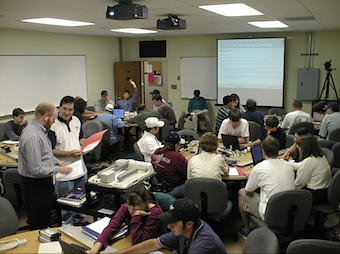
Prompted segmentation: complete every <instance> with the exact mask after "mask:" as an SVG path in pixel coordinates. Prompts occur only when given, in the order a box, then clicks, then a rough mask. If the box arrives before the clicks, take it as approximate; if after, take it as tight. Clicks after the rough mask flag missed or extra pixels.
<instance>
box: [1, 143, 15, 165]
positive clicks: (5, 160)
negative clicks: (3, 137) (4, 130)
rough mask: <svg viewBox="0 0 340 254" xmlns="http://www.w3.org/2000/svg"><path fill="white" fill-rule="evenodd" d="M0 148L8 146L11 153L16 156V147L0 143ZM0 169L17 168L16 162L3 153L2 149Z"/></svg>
mask: <svg viewBox="0 0 340 254" xmlns="http://www.w3.org/2000/svg"><path fill="white" fill-rule="evenodd" d="M2 146H8V147H10V148H11V153H14V154H18V149H17V147H18V146H17V145H8V144H4V143H3V142H0V147H2ZM0 167H6V168H17V167H18V162H17V160H15V159H13V158H12V157H10V156H9V155H8V154H7V153H5V152H4V151H3V149H0Z"/></svg>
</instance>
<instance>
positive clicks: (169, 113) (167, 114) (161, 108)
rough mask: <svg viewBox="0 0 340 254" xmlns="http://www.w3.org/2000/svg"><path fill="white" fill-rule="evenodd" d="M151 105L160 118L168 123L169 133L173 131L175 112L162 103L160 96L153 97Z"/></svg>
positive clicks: (175, 121)
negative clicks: (156, 109) (154, 107)
mask: <svg viewBox="0 0 340 254" xmlns="http://www.w3.org/2000/svg"><path fill="white" fill-rule="evenodd" d="M152 101H153V104H154V105H155V106H156V107H157V108H158V112H159V113H160V114H161V116H162V118H165V119H167V120H168V121H169V131H173V130H175V124H176V123H177V120H176V115H175V111H174V110H173V108H172V107H171V106H170V105H169V104H167V103H164V102H162V96H160V95H158V96H155V97H154V98H153V99H152Z"/></svg>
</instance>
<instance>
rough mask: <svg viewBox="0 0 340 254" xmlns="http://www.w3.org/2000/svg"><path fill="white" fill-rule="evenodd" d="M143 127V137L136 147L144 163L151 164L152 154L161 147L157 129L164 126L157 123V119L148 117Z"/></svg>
mask: <svg viewBox="0 0 340 254" xmlns="http://www.w3.org/2000/svg"><path fill="white" fill-rule="evenodd" d="M145 126H146V128H145V131H144V133H143V136H142V137H141V138H140V139H139V140H138V142H137V145H138V147H139V149H140V151H141V153H142V154H143V156H144V161H146V162H151V156H152V155H153V154H154V152H155V151H156V150H157V149H158V148H160V147H163V145H162V143H161V142H160V141H159V140H158V139H157V137H156V134H157V133H158V132H159V128H161V127H163V126H164V121H159V120H158V118H157V117H148V118H147V119H146V120H145Z"/></svg>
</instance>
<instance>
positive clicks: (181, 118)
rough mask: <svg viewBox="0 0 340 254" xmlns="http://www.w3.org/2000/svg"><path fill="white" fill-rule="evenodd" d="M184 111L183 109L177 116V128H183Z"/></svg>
mask: <svg viewBox="0 0 340 254" xmlns="http://www.w3.org/2000/svg"><path fill="white" fill-rule="evenodd" d="M184 118H185V112H184V111H183V112H182V113H181V114H180V115H179V118H178V122H177V129H178V130H183V129H184V123H185V120H184Z"/></svg>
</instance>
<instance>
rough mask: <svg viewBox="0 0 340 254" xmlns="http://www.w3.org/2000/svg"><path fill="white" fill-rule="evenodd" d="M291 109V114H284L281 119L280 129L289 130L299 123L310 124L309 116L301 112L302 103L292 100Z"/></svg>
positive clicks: (310, 118)
mask: <svg viewBox="0 0 340 254" xmlns="http://www.w3.org/2000/svg"><path fill="white" fill-rule="evenodd" d="M292 107H293V112H290V113H288V114H286V116H285V118H284V119H283V122H282V125H281V128H282V129H284V130H285V129H289V128H290V127H292V125H294V124H296V123H299V122H312V117H311V115H310V114H308V113H306V112H304V111H302V102H301V101H300V100H298V99H296V100H294V101H293V104H292Z"/></svg>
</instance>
